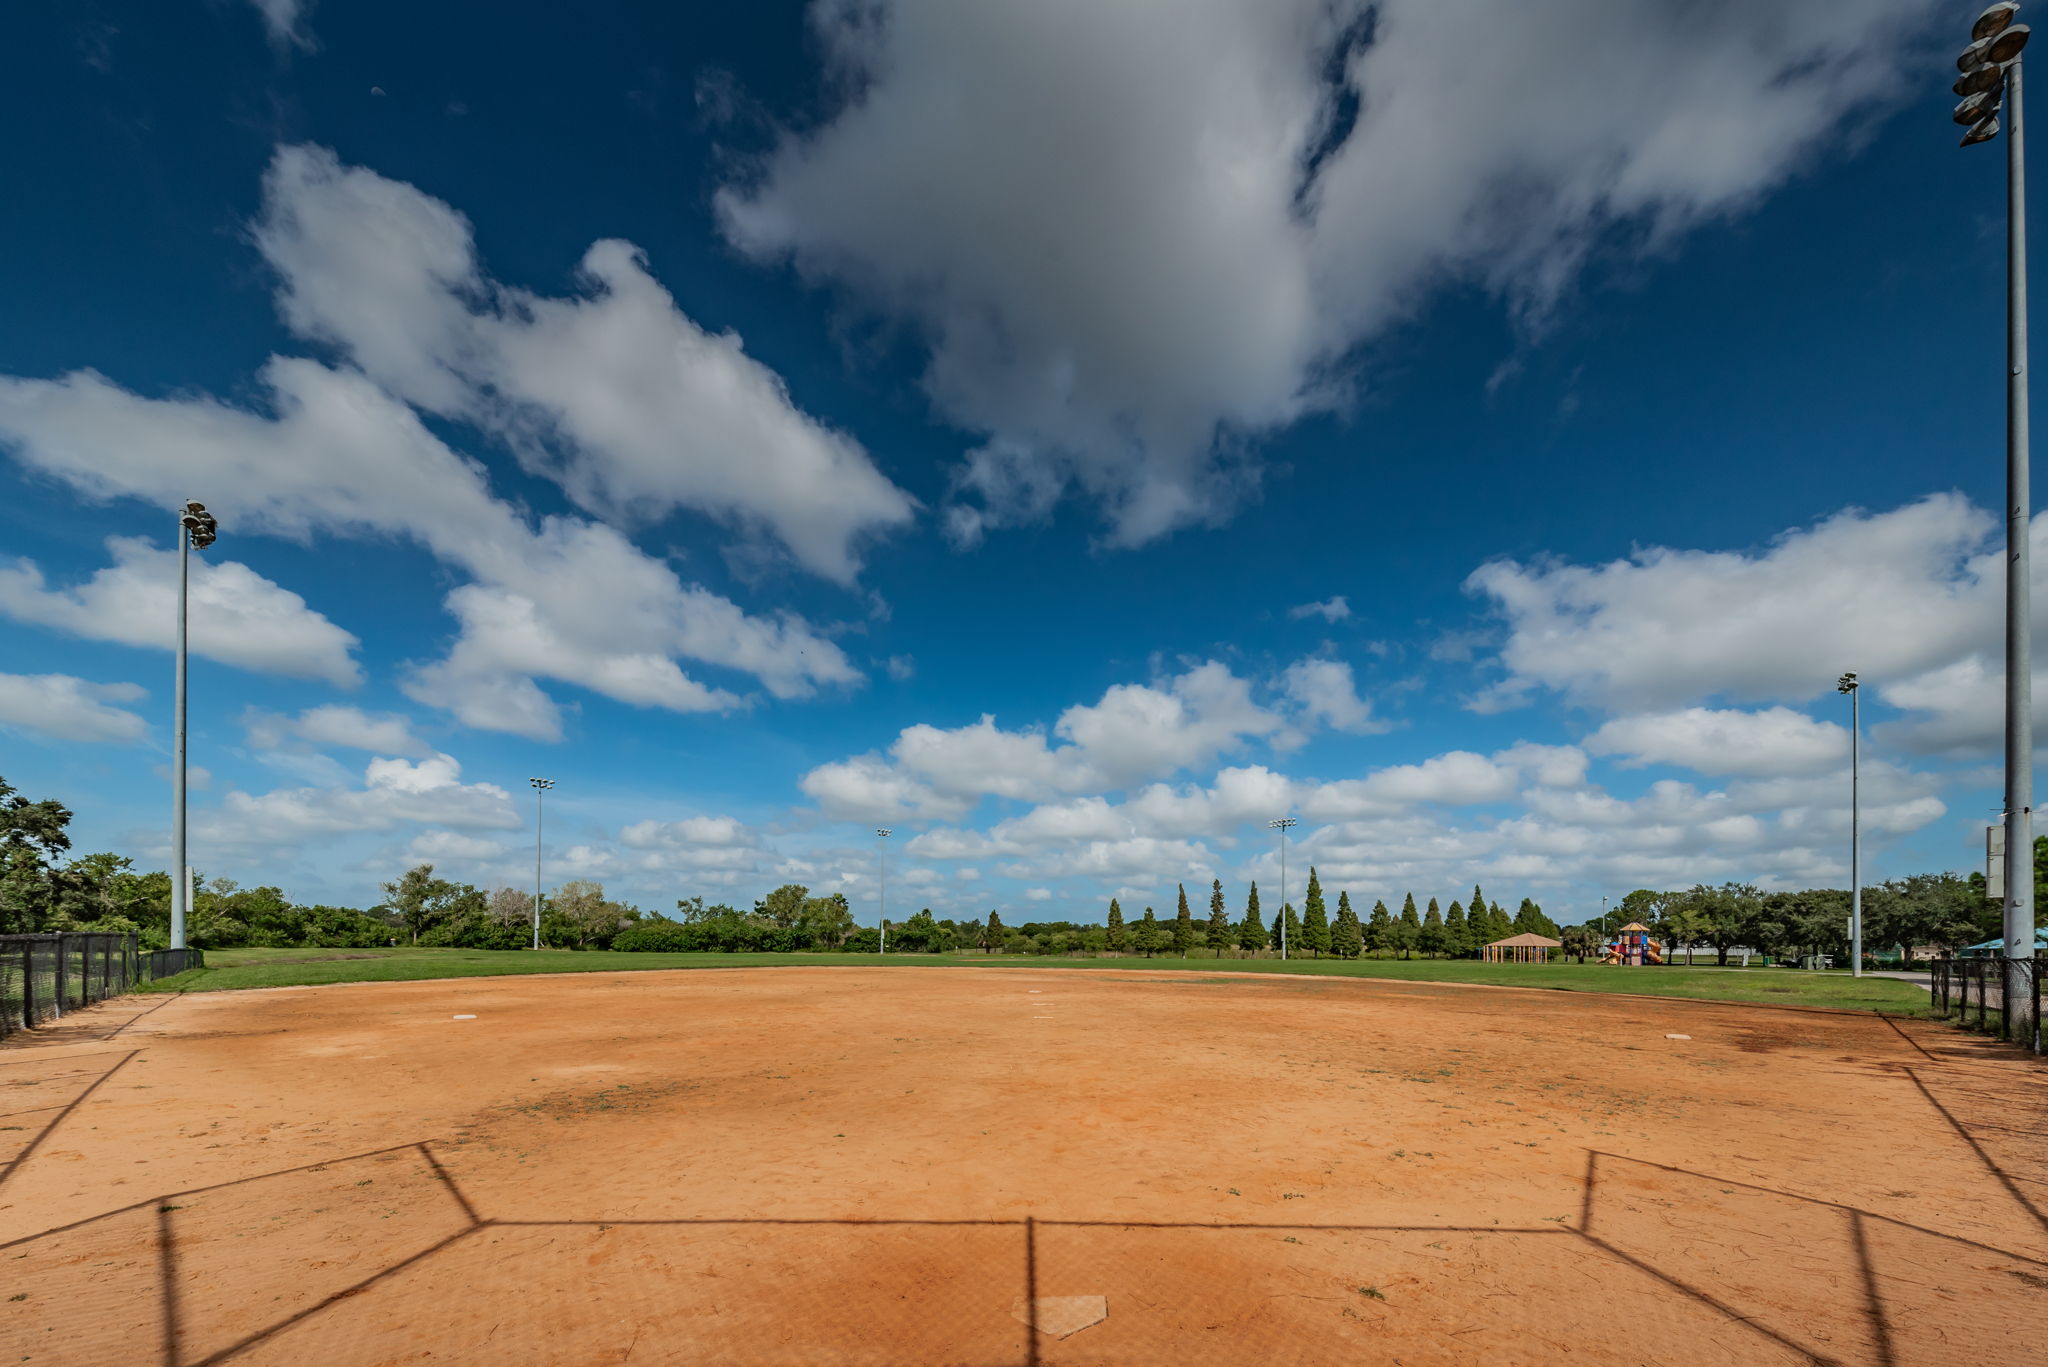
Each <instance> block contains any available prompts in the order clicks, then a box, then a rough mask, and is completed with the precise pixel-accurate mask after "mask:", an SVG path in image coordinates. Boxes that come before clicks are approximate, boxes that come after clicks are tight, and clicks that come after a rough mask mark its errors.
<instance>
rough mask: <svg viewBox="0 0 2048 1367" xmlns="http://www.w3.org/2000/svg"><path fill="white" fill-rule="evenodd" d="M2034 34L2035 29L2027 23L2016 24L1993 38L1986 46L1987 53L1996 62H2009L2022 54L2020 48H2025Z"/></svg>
mask: <svg viewBox="0 0 2048 1367" xmlns="http://www.w3.org/2000/svg"><path fill="white" fill-rule="evenodd" d="M2033 36H2034V33H2033V30H2032V29H2030V28H2028V27H2027V26H2026V25H2025V24H2014V25H2013V26H2012V27H2011V28H2009V29H2007V30H2006V31H2005V32H2003V33H2001V34H1999V35H1998V36H1997V37H1996V38H1993V39H1992V40H1991V42H1990V43H1989V44H1988V45H1987V46H1986V48H1985V55H1986V56H1987V57H1988V58H1989V59H1990V60H1992V61H1994V62H2000V63H2004V62H2009V61H2011V60H2012V59H2013V58H2015V57H2017V56H2019V55H2020V49H2021V48H2024V47H2025V46H2026V45H2027V39H2029V38H2031V37H2033ZM1972 46H1974V44H1973V45H1972Z"/></svg>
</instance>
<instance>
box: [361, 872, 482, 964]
mask: <svg viewBox="0 0 2048 1367" xmlns="http://www.w3.org/2000/svg"><path fill="white" fill-rule="evenodd" d="M458 891H459V889H458V888H457V887H456V885H455V884H453V883H451V882H449V881H448V880H447V879H445V878H436V877H434V866H433V865H432V864H419V865H415V866H414V867H412V868H410V869H407V870H406V871H405V872H404V873H403V874H401V875H399V877H398V878H397V879H396V880H395V881H393V882H390V883H386V884H384V899H385V901H384V905H385V907H386V908H387V909H388V910H389V911H390V913H391V915H392V917H393V918H394V919H396V920H397V922H398V924H399V925H401V926H403V927H404V928H405V930H406V933H407V934H409V935H411V936H412V942H413V943H414V944H418V943H419V942H420V936H421V935H423V934H425V933H427V932H428V931H430V930H433V929H434V928H435V927H436V926H439V925H441V924H442V923H443V922H445V921H446V920H447V919H448V917H449V915H450V912H451V906H450V904H451V902H452V901H453V899H454V898H455V896H456V895H457V893H458ZM487 905H488V904H487Z"/></svg>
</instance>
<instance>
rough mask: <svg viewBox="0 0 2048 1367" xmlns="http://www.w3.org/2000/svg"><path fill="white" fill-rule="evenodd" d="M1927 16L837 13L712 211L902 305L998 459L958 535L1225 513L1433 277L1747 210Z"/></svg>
mask: <svg viewBox="0 0 2048 1367" xmlns="http://www.w3.org/2000/svg"><path fill="white" fill-rule="evenodd" d="M1929 8H1930V6H1929V3H1928V0H1866V2H1865V3H1862V4H1859V5H1855V6H1847V7H1845V6H1839V5H1837V6H1827V5H1787V4H1784V3H1782V0H1722V2H1721V3H1717V4H1712V5H1670V4H1642V3H1632V2H1631V0H1548V2H1547V3H1544V4H1531V5H1505V6H1503V5H1490V6H1477V5H1473V4H1469V3H1443V2H1442V0H1377V3H1369V0H1261V2H1259V3H1251V2H1250V0H1116V2H1115V3H1105V2H1103V0H1042V2H1041V3H1033V4H1012V5H988V4H980V5H977V4H960V3H956V2H955V0H821V2H820V3H818V4H816V5H814V7H813V9H812V11H811V13H812V19H813V24H814V28H815V31H816V33H817V36H818V39H819V41H820V44H821V46H822V49H823V53H824V60H825V62H826V64H827V65H828V67H829V69H830V70H831V71H832V72H833V74H834V75H835V77H836V78H837V86H838V88H839V89H840V90H842V91H843V92H844V95H843V100H842V103H841V105H840V107H839V108H838V109H837V110H836V111H835V112H834V113H832V114H831V116H829V117H827V118H826V119H824V120H822V121H806V123H805V124H804V126H803V127H802V128H801V129H800V130H796V131H791V132H790V133H788V134H787V135H786V136H784V137H783V138H782V139H781V140H780V142H779V144H778V145H777V146H776V147H775V148H774V149H773V150H772V151H771V152H770V153H769V154H768V155H767V157H766V158H765V159H764V161H762V162H761V163H760V164H759V165H758V166H756V167H755V168H753V170H752V172H751V173H750V174H745V175H742V176H741V177H739V178H738V179H736V180H735V182H734V183H733V184H731V185H729V186H728V187H727V188H726V189H725V190H724V191H723V192H722V193H721V194H720V195H719V196H718V199H717V209H718V213H719V218H720V222H721V223H722V225H723V228H724V231H725V233H726V235H727V236H728V238H730V240H731V241H732V242H734V243H735V244H736V245H737V246H738V247H739V248H740V249H741V250H742V251H745V252H747V253H748V254H750V255H751V256H753V257H755V258H756V259H758V260H762V261H789V262H792V263H793V264H794V266H795V268H796V270H797V271H798V272H799V273H800V274H801V275H802V276H803V277H804V278H806V279H808V280H812V281H818V282H829V283H830V284H832V285H834V286H836V287H838V288H840V289H841V290H843V291H844V292H845V294H846V295H847V296H848V297H849V298H850V299H851V300H853V301H855V302H856V303H857V304H858V305H859V306H861V307H864V308H868V309H873V310H876V311H878V312H880V313H882V314H884V315H885V316H888V317H890V318H893V319H900V320H905V321H908V322H909V323H910V324H911V325H912V326H913V327H915V328H916V329H917V330H918V332H919V333H920V334H921V336H922V337H923V339H924V341H925V343H926V346H927V348H928V359H927V364H926V369H925V375H924V384H925V388H926V390H927V392H928V393H929V394H930V396H931V398H932V400H933V401H934V403H935V404H936V405H937V407H938V408H939V409H940V410H941V411H942V412H943V413H944V414H945V415H946V416H947V417H948V418H950V419H951V420H952V421H954V422H956V423H958V424H960V425H962V426H964V427H966V428H968V429H970V430H974V431H978V432H981V433H985V434H986V435H987V438H988V440H987V441H986V443H985V444H984V445H982V446H981V447H980V448H978V449H977V450H975V451H973V452H972V453H971V454H970V455H969V456H968V458H967V460H966V462H965V464H964V465H963V467H962V468H961V470H960V471H959V473H958V476H957V479H956V485H957V498H956V501H955V503H954V505H953V506H952V507H951V508H950V509H949V510H948V515H947V526H948V529H949V530H950V531H951V533H952V534H953V535H954V537H955V539H956V540H959V541H962V542H969V543H971V542H972V541H974V540H975V539H976V538H977V537H979V536H980V535H982V534H984V533H985V531H986V530H987V529H989V528H992V527H1000V526H1004V525H1009V524H1015V523H1018V522H1023V521H1029V520H1033V519H1036V518H1040V517H1043V516H1044V515H1045V514H1046V513H1047V512H1048V511H1049V510H1050V508H1051V507H1052V506H1053V504H1054V503H1055V502H1056V501H1057V500H1058V498H1059V497H1060V496H1061V494H1062V492H1063V491H1064V490H1067V489H1070V488H1078V489H1079V490H1081V491H1082V492H1083V493H1085V494H1086V495H1088V496H1089V497H1091V498H1093V499H1094V500H1095V501H1097V503H1099V505H1100V506H1101V508H1102V510H1103V514H1104V517H1105V520H1106V521H1107V523H1108V524H1109V537H1110V540H1111V541H1113V542H1115V543H1120V544H1138V543H1142V542H1144V541H1146V540H1149V539H1151V538H1153V537H1156V536H1159V535H1161V534H1163V533H1166V532H1168V531H1171V530H1172V529H1174V528H1175V527H1178V526H1183V525H1187V524H1190V523H1200V522H1213V521H1216V520H1219V519H1221V518H1222V517H1224V516H1226V515H1228V513H1229V512H1230V511H1231V509H1232V508H1233V507H1234V506H1235V504H1236V503H1237V501H1238V500H1239V499H1240V498H1241V497H1242V496H1243V494H1244V493H1245V491H1246V490H1247V489H1248V488H1250V487H1251V486H1252V485H1253V484H1255V482H1256V479H1257V470H1256V467H1255V464H1254V463H1253V462H1252V461H1251V460H1250V459H1249V458H1248V457H1247V456H1246V454H1245V443H1244V441H1243V440H1242V439H1243V438H1244V437H1245V436H1247V435H1256V434H1258V433H1261V432H1264V431H1268V430H1271V429H1274V428H1277V427H1281V426H1284V425H1285V424H1287V423H1290V422H1292V421H1293V420H1295V419H1296V418H1298V417H1300V416H1301V415H1303V414H1304V413H1308V412H1311V411H1316V410H1323V409H1330V408H1333V407H1337V406H1339V405H1341V404H1342V403H1343V401H1344V399H1345V390H1346V385H1345V378H1346V377H1345V376H1344V375H1343V373H1342V367H1343V365H1344V363H1345V358H1346V357H1347V356H1348V355H1350V354H1352V352H1353V350H1354V348H1356V347H1357V346H1358V344H1359V343H1360V342H1362V341H1366V340H1369V339H1372V338H1374V337H1376V336H1379V335H1380V334H1382V333H1383V332H1384V331H1385V330H1386V329H1387V328H1388V327H1389V326H1390V325H1392V324H1394V323H1396V322H1398V321H1400V320H1402V319H1404V318H1406V317H1409V316H1411V315H1412V314H1413V313H1415V312H1416V310H1417V309H1418V308H1419V306H1420V304H1421V302H1422V301H1423V300H1424V299H1425V298H1426V297H1427V296H1428V295H1429V294H1430V293H1431V291H1432V290H1434V289H1435V288H1437V287H1439V286H1443V285H1446V284H1454V285H1466V286H1476V287H1478V288H1480V289H1483V290H1487V291H1490V292H1491V293H1493V294H1495V295H1497V296H1499V297H1501V298H1502V299H1503V300H1505V301H1506V303H1507V305H1508V307H1509V308H1510V309H1511V310H1512V311H1513V313H1514V314H1515V315H1516V316H1517V317H1518V318H1519V319H1521V320H1523V321H1524V322H1527V321H1529V320H1532V319H1534V318H1537V317H1539V316H1540V315H1541V314H1542V313H1543V312H1544V311H1545V310H1547V309H1549V308H1550V307H1551V306H1553V304H1554V303H1555V301H1556V300H1557V299H1558V298H1559V297H1560V296H1561V295H1562V294H1563V293H1564V292H1565V291H1566V290H1567V289H1568V288H1569V287H1570V286H1571V284H1572V282H1573V280H1574V279H1575V278H1576V277H1577V275H1578V272H1579V268H1580V266H1581V264H1582V263H1583V262H1584V261H1585V259H1586V258H1587V257H1588V255H1589V254H1591V252H1592V251H1593V250H1594V248H1595V247H1596V246H1597V245H1599V244H1601V243H1602V242H1604V241H1613V240H1616V239H1622V238H1623V237H1624V235H1623V234H1618V233H1616V232H1615V231H1614V230H1615V229H1616V228H1617V227H1627V228H1630V229H1633V230H1636V231H1634V232H1632V233H1631V234H1628V235H1627V236H1626V239H1625V240H1626V241H1628V242H1629V243H1631V244H1633V245H1634V246H1636V247H1637V248H1638V249H1639V248H1640V246H1641V244H1648V246H1650V247H1652V248H1654V247H1656V246H1658V245H1661V244H1663V243H1665V242H1667V241H1668V240H1669V239H1670V238H1671V237H1672V236H1673V235H1675V234H1677V233H1679V232H1681V231H1682V230H1684V229H1686V228H1688V227H1690V226H1692V225H1694V224H1697V223H1699V222H1701V221H1703V220H1706V219H1710V218H1713V217H1716V216H1720V215H1726V214H1730V213H1734V212H1738V211H1740V210H1742V209H1744V208H1746V207H1747V206H1749V205H1750V204H1751V203H1752V202H1753V201H1754V200H1755V199H1756V198H1757V197H1758V196H1759V195H1760V194H1761V193H1762V192H1764V191H1766V190H1768V189H1769V188H1771V187H1772V186H1774V185H1776V184H1778V183H1780V182H1782V181H1783V180H1784V179H1785V178H1786V177H1787V176H1789V175H1791V174H1792V173H1794V172H1795V171H1796V170H1797V169H1798V168H1800V167H1801V166H1802V165H1803V164H1805V163H1806V162H1807V161H1808V160H1809V159H1810V158H1811V157H1812V156H1813V154H1814V152H1815V150H1816V149H1817V148H1821V147H1824V146H1827V145H1830V144H1831V143H1833V142H1834V141H1836V140H1838V139H1839V137H1840V136H1841V135H1840V133H1839V131H1838V125H1839V124H1840V123H1842V122H1843V121H1846V120H1850V119H1854V118H1858V117H1860V116H1864V115H1866V114H1867V112H1868V110H1869V109H1870V107H1871V106H1872V105H1873V104H1874V103H1876V102H1878V101H1881V100H1886V99H1889V98H1892V97H1894V96H1895V95H1897V94H1898V93H1899V92H1900V91H1901V90H1902V89H1903V85H1904V83H1903V79H1902V69H1903V68H1904V67H1905V66H1906V64H1907V63H1908V62H1909V61H1911V60H1912V59H1913V58H1915V57H1917V55H1918V54H1917V53H1915V52H1914V51H1912V49H1911V45H1910V43H1909V42H1908V38H1909V36H1910V30H1911V29H1912V27H1913V26H1914V25H1916V24H1917V22H1918V21H1919V20H1921V19H1922V17H1923V16H1924V15H1925V14H1926V12H1927V10H1928V9H1929Z"/></svg>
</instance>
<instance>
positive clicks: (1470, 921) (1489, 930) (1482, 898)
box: [1465, 883, 1500, 948]
mask: <svg viewBox="0 0 2048 1367" xmlns="http://www.w3.org/2000/svg"><path fill="white" fill-rule="evenodd" d="M1465 923H1466V924H1467V925H1469V926H1470V927H1471V928H1472V943H1473V945H1474V947H1475V948H1476V947H1477V946H1479V945H1487V944H1492V943H1493V942H1494V941H1495V940H1498V939H1499V938H1500V936H1498V935H1496V934H1494V933H1493V922H1492V921H1490V920H1488V919H1487V916H1486V895H1485V894H1484V893H1482V892H1480V891H1479V885H1478V884H1477V883H1474V884H1473V885H1472V900H1471V901H1469V902H1467V903H1466V904H1465Z"/></svg>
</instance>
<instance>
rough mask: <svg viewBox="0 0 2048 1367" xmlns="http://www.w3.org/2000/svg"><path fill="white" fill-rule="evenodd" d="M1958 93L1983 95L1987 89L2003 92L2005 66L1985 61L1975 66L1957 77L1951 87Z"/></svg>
mask: <svg viewBox="0 0 2048 1367" xmlns="http://www.w3.org/2000/svg"><path fill="white" fill-rule="evenodd" d="M1949 89H1950V90H1953V91H1954V92H1955V93H1956V94H1958V95H1981V94H1983V93H1984V92H1986V91H1991V92H1993V93H2003V92H2004V89H2005V68H2004V67H2002V66H2000V65H1999V64H1998V63H1996V62H1985V63H1984V64H1983V65H1981V66H1973V67H1971V68H1970V69H1969V70H1968V71H1965V72H1964V73H1963V74H1962V75H1961V76H1958V77H1957V78H1956V83H1955V84H1954V85H1952V86H1950V87H1949Z"/></svg>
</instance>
